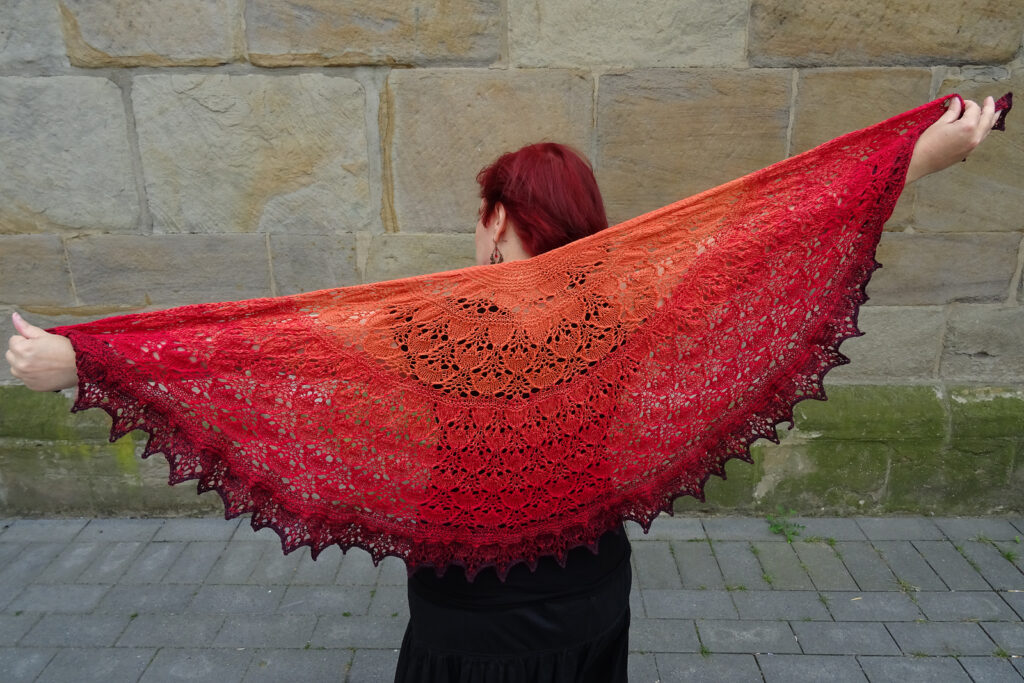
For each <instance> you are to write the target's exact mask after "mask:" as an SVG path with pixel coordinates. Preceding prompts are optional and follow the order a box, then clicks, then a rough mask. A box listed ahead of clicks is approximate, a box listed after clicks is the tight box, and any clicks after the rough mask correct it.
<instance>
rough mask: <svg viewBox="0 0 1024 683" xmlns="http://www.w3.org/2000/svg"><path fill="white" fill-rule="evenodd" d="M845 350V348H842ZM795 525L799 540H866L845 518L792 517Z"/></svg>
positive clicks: (855, 522) (855, 521)
mask: <svg viewBox="0 0 1024 683" xmlns="http://www.w3.org/2000/svg"><path fill="white" fill-rule="evenodd" d="M844 348H845V347H844ZM792 521H793V523H795V524H802V525H803V526H804V528H803V531H801V532H800V539H801V540H804V541H807V540H810V539H813V538H822V539H832V540H833V541H863V540H866V539H867V536H865V535H864V531H863V530H861V528H860V526H859V525H858V524H857V520H855V519H849V518H846V517H794V518H793V519H792Z"/></svg>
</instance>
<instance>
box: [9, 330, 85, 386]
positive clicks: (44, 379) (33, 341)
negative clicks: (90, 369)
mask: <svg viewBox="0 0 1024 683" xmlns="http://www.w3.org/2000/svg"><path fill="white" fill-rule="evenodd" d="M11 320H12V321H13V322H14V329H15V330H17V332H18V334H16V335H14V336H12V337H11V340H10V341H9V342H8V344H7V353H6V354H5V357H6V358H7V362H8V363H10V365H11V374H12V375H14V376H15V377H17V378H18V379H20V380H21V381H22V382H24V383H25V386H27V387H28V388H29V389H32V390H34V391H56V390H58V389H68V388H70V387H75V386H78V369H77V367H76V366H75V350H74V348H72V346H71V342H70V341H68V339H67V337H62V336H60V335H57V334H50V333H49V332H47V331H46V330H43V329H42V328H39V327H36V326H35V325H29V324H28V323H27V322H25V320H24V319H23V318H22V317H21V316H20V315H18V314H17V313H15V314H13V315H12V316H11Z"/></svg>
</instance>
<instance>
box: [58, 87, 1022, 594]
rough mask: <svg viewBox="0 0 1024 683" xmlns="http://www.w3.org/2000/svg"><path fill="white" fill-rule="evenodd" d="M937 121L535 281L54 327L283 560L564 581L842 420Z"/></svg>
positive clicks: (739, 183)
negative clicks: (544, 565) (656, 521)
mask: <svg viewBox="0 0 1024 683" xmlns="http://www.w3.org/2000/svg"><path fill="white" fill-rule="evenodd" d="M943 102H944V100H936V101H934V102H932V103H930V104H927V105H924V106H922V107H919V108H917V109H914V110H912V111H909V112H906V113H904V114H901V115H899V116H896V117H894V118H891V119H889V120H887V121H884V122H882V123H879V124H876V125H874V126H871V127H869V128H866V129H864V130H861V131H858V132H854V133H850V134H848V135H844V136H842V137H840V138H838V139H836V140H832V141H831V142H828V143H826V144H824V145H822V146H820V147H818V148H816V149H813V150H811V151H809V152H806V153H804V154H800V155H798V156H794V157H792V158H789V159H786V160H785V161H782V162H779V163H777V164H774V165H772V166H769V167H768V168H765V169H763V170H760V171H757V172H755V173H752V174H750V175H748V176H745V177H743V178H739V179H738V180H734V181H732V182H729V183H726V184H724V185H721V186H720V187H716V188H714V189H711V190H708V191H706V192H703V193H701V194H698V195H696V196H693V197H690V198H689V199H684V200H682V201H680V202H677V203H675V204H671V205H669V206H666V207H664V208H661V209H658V210H656V211H653V212H651V213H648V214H646V215H643V216H640V217H638V218H634V219H632V220H629V221H626V222H625V223H622V224H620V225H617V226H614V227H611V228H608V229H606V230H604V231H602V232H599V233H597V234H594V235H591V236H589V237H587V238H584V239H581V240H578V241H576V242H573V243H571V244H568V245H566V246H564V247H561V248H559V249H555V250H553V251H550V252H547V253H544V254H541V255H539V256H536V257H533V258H531V259H529V260H526V261H516V262H510V263H503V264H498V265H491V266H475V267H471V268H464V269H461V270H453V271H449V272H443V273H437V274H433V275H423V276H419V277H412V278H406V279H401V280H393V281H390V282H382V283H375V284H368V285H358V286H354V287H344V288H340V289H329V290H323V291H317V292H311V293H307V294H299V295H295V296H285V297H277V298H266V299H253V300H249V301H239V302H230V303H212V304H201V305H193V306H184V307H181V308H174V309H170V310H165V311H158V312H147V313H138V314H132V315H125V316H119V317H114V318H107V319H104V320H99V321H96V322H91V323H86V324H80V325H72V326H65V327H58V328H54V329H52V330H50V331H51V332H54V333H56V334H60V335H64V336H66V337H67V338H68V339H70V341H71V343H72V345H73V346H74V349H75V352H76V356H77V364H78V375H79V390H78V397H77V401H76V403H75V406H74V408H73V410H74V411H78V410H83V409H85V408H90V407H99V408H102V409H104V410H105V411H106V412H107V413H109V414H110V416H111V418H113V426H112V429H111V439H112V440H113V439H117V438H119V437H120V436H122V435H124V434H125V433H127V432H129V431H131V430H134V429H141V430H144V431H146V432H148V434H149V438H148V443H147V445H146V448H145V452H144V454H143V457H147V456H149V455H150V454H152V453H156V452H159V453H163V454H164V455H165V456H166V458H167V461H168V463H169V465H170V483H172V484H174V483H178V482H182V481H185V480H189V479H196V480H198V489H199V492H204V491H209V490H216V491H217V492H218V493H219V494H220V495H221V497H222V498H223V500H224V506H225V516H226V517H227V518H231V517H234V516H237V515H241V514H243V513H251V515H252V519H251V522H252V526H253V528H261V527H271V528H273V529H274V530H275V531H277V532H278V534H280V536H281V540H282V546H283V549H284V551H285V552H289V551H291V550H294V549H296V548H298V547H300V546H309V547H310V549H311V552H312V555H313V557H314V558H315V557H316V555H317V554H318V553H319V552H320V551H321V550H323V549H324V548H326V547H327V546H329V545H332V544H335V543H336V544H338V545H340V546H341V548H342V549H343V550H347V549H348V548H351V547H356V546H358V547H360V548H364V549H365V550H367V551H368V552H369V553H370V554H371V555H372V556H373V559H374V561H375V562H377V561H379V560H381V559H382V558H383V557H384V556H386V555H395V556H397V557H400V558H401V559H403V560H404V561H405V562H406V564H407V566H408V568H409V570H410V571H413V570H415V569H417V568H420V567H424V566H429V567H433V568H435V569H436V571H437V572H438V573H441V572H443V570H444V569H445V568H446V567H448V566H449V565H461V566H463V567H464V568H465V569H466V573H467V575H468V576H469V577H470V578H472V577H473V576H474V575H475V574H476V573H477V572H478V571H479V570H480V569H481V568H484V567H489V566H493V567H495V568H496V570H497V571H498V573H499V575H502V576H504V574H505V573H506V572H507V570H508V568H509V567H510V566H511V565H513V564H515V563H518V562H527V563H529V564H531V565H535V563H536V561H537V559H538V558H539V557H541V556H544V555H554V556H555V557H557V558H559V560H560V561H562V562H564V558H565V554H566V552H567V551H568V550H570V549H572V548H574V547H578V546H581V545H589V546H590V547H591V548H596V541H597V539H598V538H599V537H600V536H601V535H602V534H603V533H605V532H606V531H608V530H609V529H611V528H613V527H615V526H616V525H618V524H619V523H620V522H621V521H622V520H624V519H629V520H634V521H636V522H638V523H640V524H641V525H642V526H643V527H644V528H645V529H647V528H648V527H649V525H650V524H651V521H652V520H653V518H654V517H655V516H657V515H658V514H659V513H660V512H662V511H671V508H672V501H673V500H674V499H675V498H676V497H678V496H683V495H691V496H697V497H700V498H702V497H703V493H702V488H703V485H704V483H705V481H706V480H707V478H708V476H709V475H711V474H716V475H719V476H724V474H723V466H724V465H725V463H726V461H727V460H729V459H730V458H740V459H743V460H748V461H749V459H750V452H749V446H750V444H751V443H752V442H753V441H755V440H756V439H760V438H766V439H770V440H772V441H777V436H776V432H775V426H776V425H777V424H779V423H781V422H785V421H789V422H790V426H792V414H793V406H794V404H795V403H797V402H798V401H801V400H804V399H808V398H815V399H824V398H825V395H824V391H823V389H822V378H823V376H824V374H825V373H826V372H827V371H828V370H829V369H831V368H833V367H835V366H838V365H842V364H844V363H846V362H847V359H846V358H845V357H844V356H843V355H842V354H841V353H839V351H838V346H839V344H840V342H842V341H843V340H845V339H847V338H849V337H854V336H858V335H859V334H860V332H859V331H858V329H857V324H856V323H857V310H858V307H859V306H860V305H861V304H862V303H863V302H864V301H865V300H866V298H867V297H866V296H865V293H864V288H865V285H866V284H867V282H868V279H869V277H870V276H871V273H872V271H874V270H875V269H876V268H877V267H878V266H879V264H878V263H876V262H875V260H874V253H875V247H876V245H877V243H878V240H879V236H880V235H881V232H882V226H883V224H884V222H885V221H886V220H887V218H888V217H889V215H890V214H891V212H892V209H893V205H894V204H895V202H896V199H897V198H898V196H899V194H900V192H901V190H902V188H903V184H904V179H905V176H906V171H907V165H908V162H909V160H910V157H911V153H912V151H913V148H914V144H915V142H916V140H917V138H918V136H919V135H920V133H921V132H922V131H923V130H924V129H925V128H927V127H928V126H929V125H930V124H932V123H933V122H935V121H936V119H938V118H939V117H940V116H941V115H942V113H943V111H944V108H943ZM1008 105H1009V103H1008V102H1007V101H1005V99H1004V100H1001V101H1000V107H1001V108H1002V109H1004V110H1005V109H1007V108H1008ZM1004 113H1005V111H1004ZM1000 123H1002V122H1001V121H1000Z"/></svg>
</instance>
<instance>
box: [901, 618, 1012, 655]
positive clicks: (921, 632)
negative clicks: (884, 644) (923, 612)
mask: <svg viewBox="0 0 1024 683" xmlns="http://www.w3.org/2000/svg"><path fill="white" fill-rule="evenodd" d="M886 626H887V628H888V629H889V633H891V634H892V637H893V638H895V639H896V643H897V644H898V645H899V646H900V649H901V650H902V651H903V653H904V654H908V655H913V654H925V655H955V656H958V655H988V654H992V652H993V651H994V650H995V649H996V646H995V644H994V643H993V642H992V640H991V639H990V638H989V637H988V636H987V635H986V634H985V632H984V631H983V630H982V629H981V626H979V625H978V624H953V623H930V622H926V623H909V622H903V623H900V622H892V623H888V624H886Z"/></svg>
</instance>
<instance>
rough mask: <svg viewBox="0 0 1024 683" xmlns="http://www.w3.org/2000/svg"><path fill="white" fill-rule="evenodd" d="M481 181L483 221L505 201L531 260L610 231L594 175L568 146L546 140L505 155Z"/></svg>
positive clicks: (481, 177) (478, 175)
mask: <svg viewBox="0 0 1024 683" xmlns="http://www.w3.org/2000/svg"><path fill="white" fill-rule="evenodd" d="M476 181H477V182H478V183H480V196H481V197H482V198H483V200H484V202H483V208H482V210H481V217H482V218H483V220H484V222H485V223H486V222H487V221H488V220H489V219H490V218H491V215H492V214H493V212H494V207H495V206H496V205H497V204H498V203H499V202H501V205H502V206H503V207H505V214H506V215H507V216H508V218H509V219H510V220H511V221H512V225H513V227H514V229H515V231H516V234H517V235H518V236H519V239H520V241H521V242H522V243H523V247H524V248H525V249H526V251H527V252H528V253H529V254H530V255H531V256H536V255H537V254H543V253H544V252H545V251H549V250H551V249H555V248H557V247H560V246H562V245H564V244H568V243H569V242H572V241H574V240H578V239H580V238H581V237H586V236H587V235H592V234H593V233H595V232H597V231H599V230H604V229H605V228H607V227H608V219H607V218H606V217H605V213H604V202H603V201H602V200H601V191H600V190H599V189H598V188H597V179H596V178H594V171H593V170H592V169H591V168H590V164H589V163H587V161H586V159H584V158H583V157H582V156H581V155H580V154H579V153H577V152H576V151H575V150H573V149H572V148H570V147H566V146H565V145H561V144H558V143H555V142H541V143H538V144H535V145H528V146H526V147H523V148H522V149H520V150H519V151H517V152H509V153H508V154H504V155H502V156H501V157H499V158H498V160H497V161H495V162H494V163H493V164H491V165H490V166H487V167H486V168H484V169H483V170H481V171H480V173H478V174H477V176H476Z"/></svg>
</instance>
